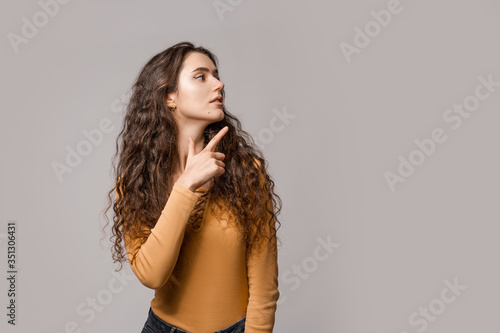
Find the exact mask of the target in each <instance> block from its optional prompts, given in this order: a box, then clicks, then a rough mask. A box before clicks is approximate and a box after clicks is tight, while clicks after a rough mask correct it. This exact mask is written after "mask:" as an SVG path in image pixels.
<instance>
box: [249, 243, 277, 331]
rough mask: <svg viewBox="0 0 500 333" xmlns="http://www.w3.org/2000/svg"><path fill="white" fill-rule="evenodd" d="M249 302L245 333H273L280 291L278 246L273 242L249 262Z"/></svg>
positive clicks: (254, 254)
mask: <svg viewBox="0 0 500 333" xmlns="http://www.w3.org/2000/svg"><path fill="white" fill-rule="evenodd" d="M247 276H248V285H249V294H250V295H249V300H248V307H247V314H246V320H245V333H253V332H259V333H262V332H266V333H271V332H272V331H273V328H274V319H275V312H276V307H277V305H276V304H277V301H278V299H279V296H280V292H279V290H278V260H277V246H276V242H275V241H273V242H271V243H270V244H269V247H265V246H263V247H262V251H260V252H258V253H257V252H256V251H255V252H253V253H252V254H250V255H249V258H248V261H247Z"/></svg>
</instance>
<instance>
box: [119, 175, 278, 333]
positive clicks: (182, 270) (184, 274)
mask: <svg viewBox="0 0 500 333" xmlns="http://www.w3.org/2000/svg"><path fill="white" fill-rule="evenodd" d="M199 191H204V190H202V189H197V190H196V192H199ZM199 198H200V196H199V195H198V194H197V193H195V192H191V191H190V190H188V189H187V188H185V187H184V186H182V185H180V184H178V183H175V184H174V186H173V188H172V191H171V193H170V196H169V198H168V200H167V203H166V204H165V207H164V209H163V211H162V213H161V215H160V217H159V219H158V221H157V223H156V225H155V227H154V228H152V229H150V230H149V231H150V234H149V236H148V238H147V240H146V242H145V243H143V244H142V246H141V245H140V242H139V241H138V240H127V237H125V247H126V250H127V256H128V259H129V262H130V265H131V268H132V270H133V272H134V273H135V275H136V276H137V278H138V279H139V281H140V282H141V283H142V284H143V285H145V286H146V287H148V288H151V289H154V290H155V296H154V298H153V300H152V301H151V308H152V310H153V312H154V313H155V314H156V315H157V316H158V317H160V318H161V319H163V320H164V321H166V322H168V323H170V324H172V325H174V326H177V327H179V328H180V329H183V330H185V331H188V332H192V333H212V332H215V331H217V330H221V329H223V328H226V327H227V326H230V325H231V324H233V323H235V322H236V321H238V320H240V319H242V318H243V317H245V316H246V324H245V333H254V332H272V331H273V327H274V321H275V312H276V302H277V300H278V298H279V296H280V293H279V291H278V263H277V262H276V260H275V258H274V257H273V255H274V256H276V254H277V248H276V242H274V243H272V245H271V248H270V251H261V252H260V253H257V254H256V253H251V255H250V256H249V258H248V261H245V244H244V243H243V241H242V240H240V239H238V233H239V231H238V230H237V229H236V227H235V225H234V223H235V221H234V219H232V218H229V217H228V216H229V215H228V214H224V212H219V211H216V212H217V214H216V215H219V216H220V215H222V216H223V217H224V218H222V219H220V220H218V219H217V218H216V217H215V216H213V215H212V214H211V213H210V209H209V205H214V203H211V201H210V200H209V201H208V203H207V207H206V208H205V212H204V217H203V220H202V224H201V227H200V228H198V229H194V228H193V227H192V226H191V224H188V223H187V222H188V218H189V216H190V214H191V212H192V211H193V209H194V208H195V205H196V203H197V201H198V199H199ZM214 208H215V209H217V207H216V206H214Z"/></svg>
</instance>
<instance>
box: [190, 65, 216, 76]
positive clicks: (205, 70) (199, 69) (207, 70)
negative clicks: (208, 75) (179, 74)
mask: <svg viewBox="0 0 500 333" xmlns="http://www.w3.org/2000/svg"><path fill="white" fill-rule="evenodd" d="M197 71H200V72H210V70H209V69H208V68H206V67H198V68H196V69H195V70H194V71H192V72H191V73H194V72H197ZM213 73H214V74H215V75H217V76H219V71H218V70H217V69H215V70H214V72H213Z"/></svg>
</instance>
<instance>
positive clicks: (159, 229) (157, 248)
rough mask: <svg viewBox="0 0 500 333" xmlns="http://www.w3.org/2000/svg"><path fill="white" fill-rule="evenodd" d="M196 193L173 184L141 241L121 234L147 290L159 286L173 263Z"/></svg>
mask: <svg viewBox="0 0 500 333" xmlns="http://www.w3.org/2000/svg"><path fill="white" fill-rule="evenodd" d="M198 199H199V196H198V195H197V194H196V193H194V192H191V191H190V190H188V189H187V188H185V187H183V186H182V185H180V184H178V183H175V184H174V186H173V187H172V192H171V193H170V196H169V198H168V200H167V203H166V204H165V207H164V208H163V210H162V212H161V214H160V217H159V218H158V221H157V222H156V225H155V227H154V228H152V229H151V230H150V233H149V236H148V238H147V240H146V241H145V242H143V243H142V244H141V240H140V239H139V238H135V239H129V237H124V242H125V248H126V251H127V257H128V259H129V262H130V266H131V268H132V271H133V272H134V274H135V275H136V276H137V278H138V279H139V281H140V282H141V283H142V284H143V285H145V286H146V287H148V288H150V289H159V288H161V287H162V286H163V285H164V284H165V283H166V282H167V280H168V279H169V277H170V275H171V274H172V271H173V269H174V267H175V264H176V263H177V259H178V257H179V252H180V248H181V245H182V241H183V239H184V232H185V230H186V224H187V221H188V219H189V215H190V214H191V212H192V210H193V209H194V207H195V205H196V202H197V201H198Z"/></svg>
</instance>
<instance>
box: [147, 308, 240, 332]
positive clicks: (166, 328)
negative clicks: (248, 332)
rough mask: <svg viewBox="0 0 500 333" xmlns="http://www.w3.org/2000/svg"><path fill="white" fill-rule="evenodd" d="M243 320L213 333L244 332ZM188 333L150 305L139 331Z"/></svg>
mask: <svg viewBox="0 0 500 333" xmlns="http://www.w3.org/2000/svg"><path fill="white" fill-rule="evenodd" d="M245 320H246V316H245V317H243V318H241V319H240V320H238V321H237V322H236V323H234V324H232V325H231V326H229V327H226V328H224V329H222V330H220V331H217V332H214V333H244V332H245ZM174 332H175V333H190V332H187V331H184V330H181V329H180V328H178V327H175V326H173V325H170V324H169V323H167V322H166V321H164V320H163V319H161V318H160V317H158V316H157V315H156V314H155V313H154V312H153V310H152V309H151V307H150V308H149V314H148V319H147V320H146V323H145V324H144V328H143V329H142V332H141V333H174Z"/></svg>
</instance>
